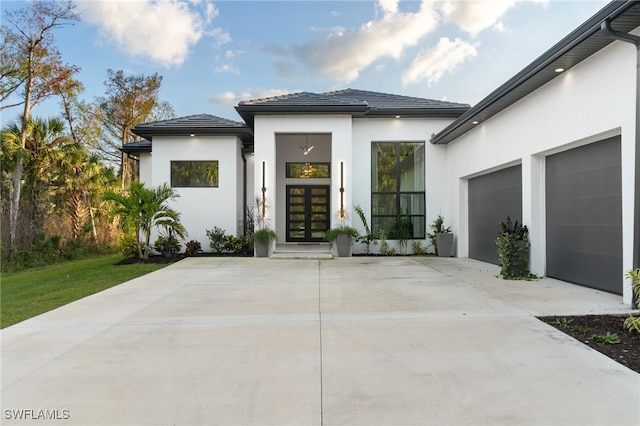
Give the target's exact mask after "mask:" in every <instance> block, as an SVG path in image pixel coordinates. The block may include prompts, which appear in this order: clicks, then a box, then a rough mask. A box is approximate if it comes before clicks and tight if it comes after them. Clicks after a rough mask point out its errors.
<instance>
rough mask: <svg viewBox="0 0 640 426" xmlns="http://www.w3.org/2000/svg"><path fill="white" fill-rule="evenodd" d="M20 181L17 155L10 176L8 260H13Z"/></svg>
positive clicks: (20, 161)
mask: <svg viewBox="0 0 640 426" xmlns="http://www.w3.org/2000/svg"><path fill="white" fill-rule="evenodd" d="M21 182H22V158H20V157H18V159H17V161H16V168H15V170H14V171H13V174H12V176H11V183H12V186H13V188H12V190H11V199H10V202H9V261H13V251H14V249H15V247H16V231H17V229H18V209H19V207H20V188H21V186H22V185H21Z"/></svg>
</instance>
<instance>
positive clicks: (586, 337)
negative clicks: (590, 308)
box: [539, 315, 640, 373]
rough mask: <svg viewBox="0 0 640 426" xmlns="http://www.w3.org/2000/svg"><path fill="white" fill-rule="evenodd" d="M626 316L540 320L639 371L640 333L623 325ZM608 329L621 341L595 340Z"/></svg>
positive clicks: (589, 316) (591, 316) (547, 318)
mask: <svg viewBox="0 0 640 426" xmlns="http://www.w3.org/2000/svg"><path fill="white" fill-rule="evenodd" d="M626 318H627V316H626V315H625V316H617V315H585V316H567V317H562V316H558V317H541V318H539V319H540V320H541V321H544V322H546V323H547V324H549V325H552V326H553V327H555V328H557V329H558V330H560V331H562V332H563V333H566V334H568V335H569V336H571V337H573V338H575V339H577V340H578V341H580V342H582V343H584V344H586V345H588V346H589V347H591V348H593V349H595V350H597V351H598V352H601V353H603V354H604V355H606V356H608V357H609V358H611V359H613V360H615V361H617V362H619V363H620V364H622V365H625V366H626V367H628V368H630V369H631V370H633V371H636V372H638V373H640V333H638V332H635V331H631V332H630V331H627V330H626V329H625V328H623V327H622V324H623V323H624V320H625V319H626ZM607 332H609V333H612V334H613V333H616V334H617V335H618V337H620V343H617V344H605V343H598V342H595V341H594V340H593V336H599V335H604V334H607Z"/></svg>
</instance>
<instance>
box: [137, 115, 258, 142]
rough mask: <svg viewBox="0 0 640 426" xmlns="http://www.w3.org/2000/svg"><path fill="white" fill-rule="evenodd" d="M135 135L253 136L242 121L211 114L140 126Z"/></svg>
mask: <svg viewBox="0 0 640 426" xmlns="http://www.w3.org/2000/svg"><path fill="white" fill-rule="evenodd" d="M133 133H135V134H136V135H138V136H141V137H143V138H145V139H148V140H152V138H153V137H154V136H169V135H189V134H195V135H236V136H239V137H241V138H243V139H244V138H248V137H250V136H251V134H252V132H251V129H250V128H249V127H248V126H247V125H246V124H245V123H242V122H240V121H234V120H228V119H226V118H222V117H217V116H215V115H211V114H197V115H190V116H187V117H178V118H171V119H169V120H163V121H155V122H152V123H144V124H138V125H137V126H135V127H134V128H133Z"/></svg>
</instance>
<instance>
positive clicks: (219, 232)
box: [207, 226, 226, 254]
mask: <svg viewBox="0 0 640 426" xmlns="http://www.w3.org/2000/svg"><path fill="white" fill-rule="evenodd" d="M207 237H209V247H211V250H213V252H214V253H216V254H220V253H222V252H224V249H225V247H224V245H225V239H226V236H225V231H224V229H220V228H218V227H217V226H214V227H213V229H207Z"/></svg>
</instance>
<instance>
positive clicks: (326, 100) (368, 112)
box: [236, 89, 470, 126]
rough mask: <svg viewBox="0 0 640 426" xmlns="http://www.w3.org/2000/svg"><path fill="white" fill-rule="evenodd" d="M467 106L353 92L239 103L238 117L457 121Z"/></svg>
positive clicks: (369, 92)
mask: <svg viewBox="0 0 640 426" xmlns="http://www.w3.org/2000/svg"><path fill="white" fill-rule="evenodd" d="M469 108H470V106H469V105H468V104H460V103H454V102H446V101H436V100H433V99H424V98H416V97H411V96H403V95H392V94H388V93H379V92H371V91H366V90H357V89H344V90H336V91H333V92H325V93H311V92H298V93H292V94H287V95H282V96H274V97H270V98H263V99H252V100H247V101H242V102H240V103H239V104H238V106H237V107H236V111H238V114H240V116H241V117H242V118H243V119H244V120H245V121H246V122H247V124H249V125H250V126H252V125H253V119H254V117H255V115H259V114H270V113H287V114H331V113H344V114H351V115H353V116H359V117H366V116H378V117H379V116H396V115H403V116H415V117H459V116H461V115H462V114H464V113H465V112H466V111H467V110H468V109H469Z"/></svg>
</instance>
